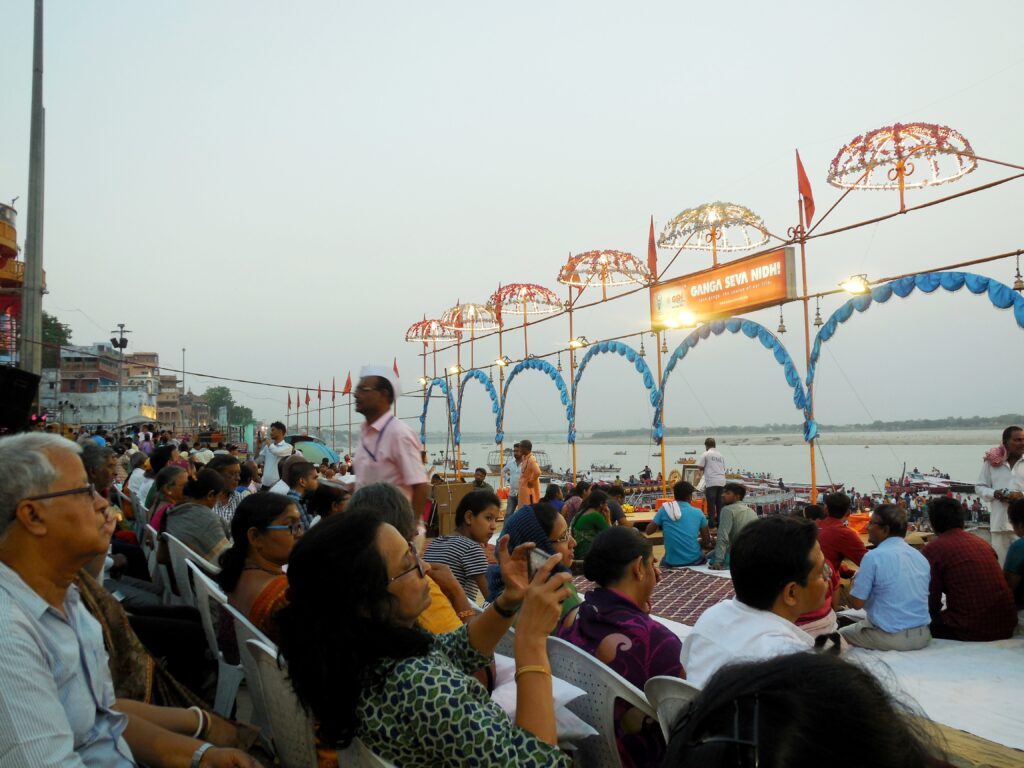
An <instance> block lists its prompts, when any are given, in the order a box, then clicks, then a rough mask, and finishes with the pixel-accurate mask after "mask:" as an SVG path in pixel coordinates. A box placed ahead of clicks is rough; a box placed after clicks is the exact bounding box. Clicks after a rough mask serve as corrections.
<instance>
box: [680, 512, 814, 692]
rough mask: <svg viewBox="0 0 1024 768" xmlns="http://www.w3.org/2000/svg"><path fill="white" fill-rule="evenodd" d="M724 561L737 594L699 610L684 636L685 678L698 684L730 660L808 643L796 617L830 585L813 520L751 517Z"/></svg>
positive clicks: (752, 658)
mask: <svg viewBox="0 0 1024 768" xmlns="http://www.w3.org/2000/svg"><path fill="white" fill-rule="evenodd" d="M730 565H731V570H732V581H733V587H734V588H735V589H736V597H735V598H733V599H732V600H726V601H724V602H721V603H719V604H718V605H716V606H713V607H712V608H709V609H708V610H707V611H705V612H704V615H703V616H701V617H700V619H698V620H697V623H696V624H695V625H694V627H693V632H692V633H691V634H690V636H689V637H687V638H686V640H685V641H684V642H683V651H682V656H681V658H682V662H683V667H684V668H685V669H686V679H687V681H688V682H690V683H693V684H694V685H696V686H700V687H702V686H704V684H705V683H707V681H708V679H709V678H710V677H711V676H712V675H714V674H715V672H717V671H718V669H719V667H723V666H725V665H726V664H729V663H732V662H734V661H757V660H759V659H770V658H774V657H775V656H780V655H782V654H785V653H797V652H800V651H807V650H811V649H812V648H814V638H813V637H811V636H810V635H809V634H807V633H806V632H804V631H803V630H802V629H800V628H799V627H797V626H796V624H795V622H796V620H797V618H799V617H800V616H801V615H803V614H805V613H808V612H809V611H813V610H816V609H818V608H820V607H821V605H822V603H824V602H825V595H826V592H827V590H828V579H827V578H826V575H825V556H824V555H822V553H821V547H820V546H818V528H817V526H815V525H814V523H813V522H811V521H810V520H799V519H796V518H791V517H783V516H781V515H777V516H773V517H767V518H764V519H762V520H757V521H755V522H752V523H750V524H749V525H747V526H746V527H745V528H744V529H743V530H742V531H740V533H739V535H738V536H737V537H736V540H735V541H734V542H733V544H732V555H731V562H730Z"/></svg>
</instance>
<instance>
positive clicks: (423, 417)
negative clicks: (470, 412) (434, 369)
mask: <svg viewBox="0 0 1024 768" xmlns="http://www.w3.org/2000/svg"><path fill="white" fill-rule="evenodd" d="M434 387H440V389H441V391H442V392H444V394H445V396H447V398H448V413H449V414H450V418H451V422H452V431H453V432H454V433H455V435H456V438H457V437H458V434H459V426H458V425H459V410H458V409H457V408H456V407H455V398H454V397H453V396H452V393H451V390H450V388H449V387H448V383H447V382H446V381H445V380H444V379H434V380H433V381H431V382H430V384H429V385H428V386H427V392H426V394H425V395H424V396H423V412H422V413H421V414H420V443H421V444H423V445H426V444H427V409H428V408H429V407H430V393H431V392H433V391H434Z"/></svg>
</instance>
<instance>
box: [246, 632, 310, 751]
mask: <svg viewBox="0 0 1024 768" xmlns="http://www.w3.org/2000/svg"><path fill="white" fill-rule="evenodd" d="M238 638H239V646H240V647H239V651H240V652H241V653H243V655H244V656H248V657H249V658H251V659H252V660H253V666H254V668H255V670H256V675H255V676H256V677H258V679H259V685H260V688H261V689H262V690H263V696H264V701H265V702H266V708H267V716H268V717H269V723H270V730H271V732H272V733H273V742H274V750H275V751H276V752H277V757H278V759H279V760H280V761H281V765H282V767H283V768H307V766H315V765H316V764H317V755H316V741H315V740H314V737H313V718H312V717H310V716H309V713H307V712H306V710H305V709H304V708H303V707H302V705H301V704H300V703H299V699H298V697H297V696H296V695H295V691H294V690H292V685H291V683H290V682H288V675H287V672H286V670H285V669H283V668H282V665H281V663H279V662H278V658H277V648H276V647H275V646H274V645H273V644H272V643H271V644H269V645H268V644H267V643H265V642H261V641H259V640H255V639H248V640H246V641H245V649H244V650H242V648H241V645H242V643H241V639H242V635H241V634H239V636H238ZM247 673H248V671H247Z"/></svg>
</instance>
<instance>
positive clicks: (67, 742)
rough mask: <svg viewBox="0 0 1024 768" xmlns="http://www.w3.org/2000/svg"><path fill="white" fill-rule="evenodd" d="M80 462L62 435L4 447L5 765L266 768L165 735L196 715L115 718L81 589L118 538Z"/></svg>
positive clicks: (0, 694)
mask: <svg viewBox="0 0 1024 768" xmlns="http://www.w3.org/2000/svg"><path fill="white" fill-rule="evenodd" d="M81 451H82V449H81V446H79V445H77V444H75V443H73V442H71V441H69V440H66V439H64V438H62V437H59V436H57V435H48V434H42V433H32V434H25V435H17V436H14V437H4V438H0V467H3V472H2V474H0V627H2V628H3V629H2V631H0V765H11V766H14V765H18V766H22V765H23V766H37V765H67V766H126V767H127V766H134V765H136V760H138V761H140V762H142V763H144V764H146V765H148V766H171V765H191V766H194V767H195V766H202V768H211V767H214V768H216V767H217V766H225V767H226V766H254V765H256V763H255V762H254V761H253V760H252V759H251V758H249V757H248V756H247V755H246V754H245V753H243V752H240V751H238V750H233V749H218V748H216V747H214V746H213V745H211V744H209V743H204V742H203V741H201V740H199V739H196V738H190V737H188V736H182V735H180V734H178V733H174V732H172V731H171V730H167V729H166V728H165V727H164V726H167V727H168V728H173V727H174V725H173V724H172V721H173V720H174V718H175V717H177V716H178V715H180V713H182V712H184V713H185V714H186V715H187V714H188V711H187V710H166V709H164V708H161V707H149V706H146V705H136V706H137V707H139V708H141V709H136V712H138V713H139V714H132V715H126V714H123V713H121V712H119V711H117V710H116V709H115V699H114V688H113V684H112V682H111V677H110V672H109V670H108V668H107V654H106V651H105V650H104V646H103V637H102V633H101V630H100V626H99V624H98V623H97V622H96V620H95V619H93V618H92V616H91V615H90V614H89V613H88V611H87V610H86V609H85V607H84V605H83V604H82V601H81V598H80V596H79V593H78V588H77V587H75V586H74V585H73V583H72V582H73V581H74V578H75V575H76V573H77V572H78V571H79V569H81V568H82V567H83V566H84V565H85V564H86V563H88V562H89V561H91V560H92V559H93V558H95V557H96V556H97V555H100V554H103V553H104V552H106V549H107V544H108V543H109V541H110V534H111V532H112V531H113V527H114V517H113V515H112V514H111V513H110V507H109V505H108V503H107V501H106V500H105V499H104V498H103V497H102V496H100V495H99V494H98V493H97V492H96V488H95V487H94V486H93V485H92V484H91V483H89V480H88V477H87V475H86V471H85V467H84V465H83V464H82V460H81V457H80V454H81ZM143 712H144V713H145V714H144V715H143V714H142V713H143ZM158 723H159V724H158ZM202 726H203V722H202V716H200V718H199V728H198V729H197V730H196V733H200V732H202V731H203V728H202Z"/></svg>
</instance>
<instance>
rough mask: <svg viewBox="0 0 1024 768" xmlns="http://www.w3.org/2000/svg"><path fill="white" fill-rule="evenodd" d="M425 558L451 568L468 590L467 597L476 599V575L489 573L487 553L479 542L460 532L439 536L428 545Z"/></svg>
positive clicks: (429, 561)
mask: <svg viewBox="0 0 1024 768" xmlns="http://www.w3.org/2000/svg"><path fill="white" fill-rule="evenodd" d="M423 559H424V560H426V561H427V562H428V563H440V564H442V565H447V566H448V567H449V568H451V569H452V573H453V574H454V575H455V578H456V580H458V582H459V584H461V585H462V588H463V589H464V590H466V597H468V598H469V599H470V600H471V601H473V600H476V598H477V594H478V592H479V590H478V588H477V584H476V578H475V577H476V576H483V575H485V574H486V573H487V555H485V554H484V548H483V547H482V546H480V545H479V544H478V543H477V542H475V541H473V540H472V539H471V538H469V537H468V536H462V535H460V534H453V535H451V536H439V537H438V538H436V539H434V540H433V541H432V542H430V544H428V545H427V550H426V552H424V553H423Z"/></svg>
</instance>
